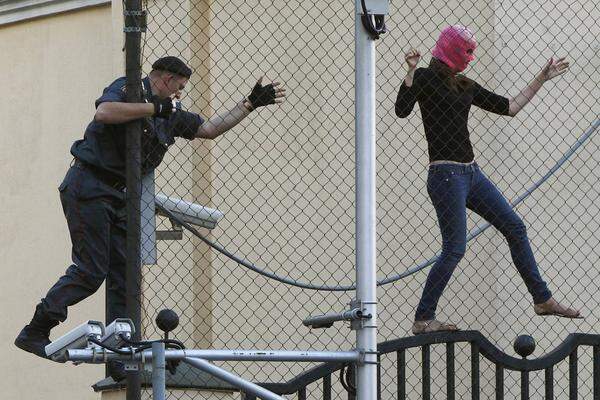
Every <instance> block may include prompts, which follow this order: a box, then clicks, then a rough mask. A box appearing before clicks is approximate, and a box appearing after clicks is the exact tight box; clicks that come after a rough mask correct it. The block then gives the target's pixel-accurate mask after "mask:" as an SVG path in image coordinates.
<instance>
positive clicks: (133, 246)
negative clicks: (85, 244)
mask: <svg viewBox="0 0 600 400" xmlns="http://www.w3.org/2000/svg"><path fill="white" fill-rule="evenodd" d="M141 10H142V2H141V0H126V2H125V11H126V13H131V12H140V11H141ZM132 22H133V23H132ZM139 25H140V24H139V19H138V18H135V17H134V18H132V17H131V16H127V15H126V17H125V27H126V29H125V32H126V33H125V71H126V77H127V101H128V102H130V103H141V101H142V89H141V87H142V81H141V79H142V78H141V65H140V60H141V51H140V42H141V29H140V26H139ZM141 132H142V123H141V121H140V120H135V121H131V122H129V123H128V124H127V152H126V154H127V160H126V171H127V172H126V184H127V272H126V280H127V283H126V295H127V316H128V317H129V318H131V320H132V321H133V323H134V325H135V334H134V335H133V340H140V339H141V331H142V330H141V260H140V221H141V217H140V214H141V213H140V211H141V205H140V203H141V202H140V199H141V180H142V174H141ZM126 398H127V400H140V398H141V377H140V373H139V371H138V372H137V373H129V374H127V394H126Z"/></svg>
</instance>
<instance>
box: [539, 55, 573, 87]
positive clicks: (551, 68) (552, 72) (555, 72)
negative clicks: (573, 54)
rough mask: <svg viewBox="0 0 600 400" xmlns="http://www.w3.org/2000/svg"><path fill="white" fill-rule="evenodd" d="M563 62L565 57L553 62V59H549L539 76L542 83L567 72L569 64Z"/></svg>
mask: <svg viewBox="0 0 600 400" xmlns="http://www.w3.org/2000/svg"><path fill="white" fill-rule="evenodd" d="M565 60H566V57H562V58H557V59H556V60H554V57H550V59H549V60H548V62H546V65H544V68H542V71H541V72H540V75H539V76H540V78H541V79H542V82H545V81H549V80H550V79H552V78H556V77H557V76H559V75H562V74H564V73H565V72H567V71H568V70H569V62H568V61H565Z"/></svg>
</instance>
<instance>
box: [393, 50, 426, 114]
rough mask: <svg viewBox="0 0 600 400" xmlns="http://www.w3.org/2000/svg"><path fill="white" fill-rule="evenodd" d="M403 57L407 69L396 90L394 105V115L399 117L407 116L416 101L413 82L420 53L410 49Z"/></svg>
mask: <svg viewBox="0 0 600 400" xmlns="http://www.w3.org/2000/svg"><path fill="white" fill-rule="evenodd" d="M404 59H405V60H406V63H407V65H408V71H407V73H406V77H405V78H404V80H403V81H402V85H401V86H400V90H399V91H398V96H397V97H396V106H395V111H396V115H397V116H398V117H400V118H406V117H408V116H409V115H410V113H411V112H412V110H413V108H414V107H415V103H416V102H417V95H416V92H417V90H416V89H417V88H415V85H414V83H415V80H416V79H415V75H417V73H418V71H417V64H418V63H419V60H420V59H421V54H420V53H419V52H418V51H417V50H415V49H411V50H410V51H409V52H408V53H406V55H405V56H404Z"/></svg>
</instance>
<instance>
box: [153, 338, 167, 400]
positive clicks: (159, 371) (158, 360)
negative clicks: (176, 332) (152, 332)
mask: <svg viewBox="0 0 600 400" xmlns="http://www.w3.org/2000/svg"><path fill="white" fill-rule="evenodd" d="M165 388H166V380H165V344H164V343H160V342H154V343H152V400H165V396H166V394H165V391H166V389H165Z"/></svg>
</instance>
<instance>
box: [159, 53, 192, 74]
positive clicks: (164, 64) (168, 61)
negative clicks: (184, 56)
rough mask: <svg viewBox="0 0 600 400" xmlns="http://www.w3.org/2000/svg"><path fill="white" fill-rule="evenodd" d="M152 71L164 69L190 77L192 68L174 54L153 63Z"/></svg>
mask: <svg viewBox="0 0 600 400" xmlns="http://www.w3.org/2000/svg"><path fill="white" fill-rule="evenodd" d="M152 71H164V72H170V73H172V74H176V75H180V76H183V77H185V78H188V79H190V77H191V76H192V69H191V68H190V67H188V66H187V65H186V64H185V63H184V62H183V61H182V60H181V59H179V58H177V57H174V56H167V57H162V58H159V59H158V60H156V61H155V62H154V64H152Z"/></svg>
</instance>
